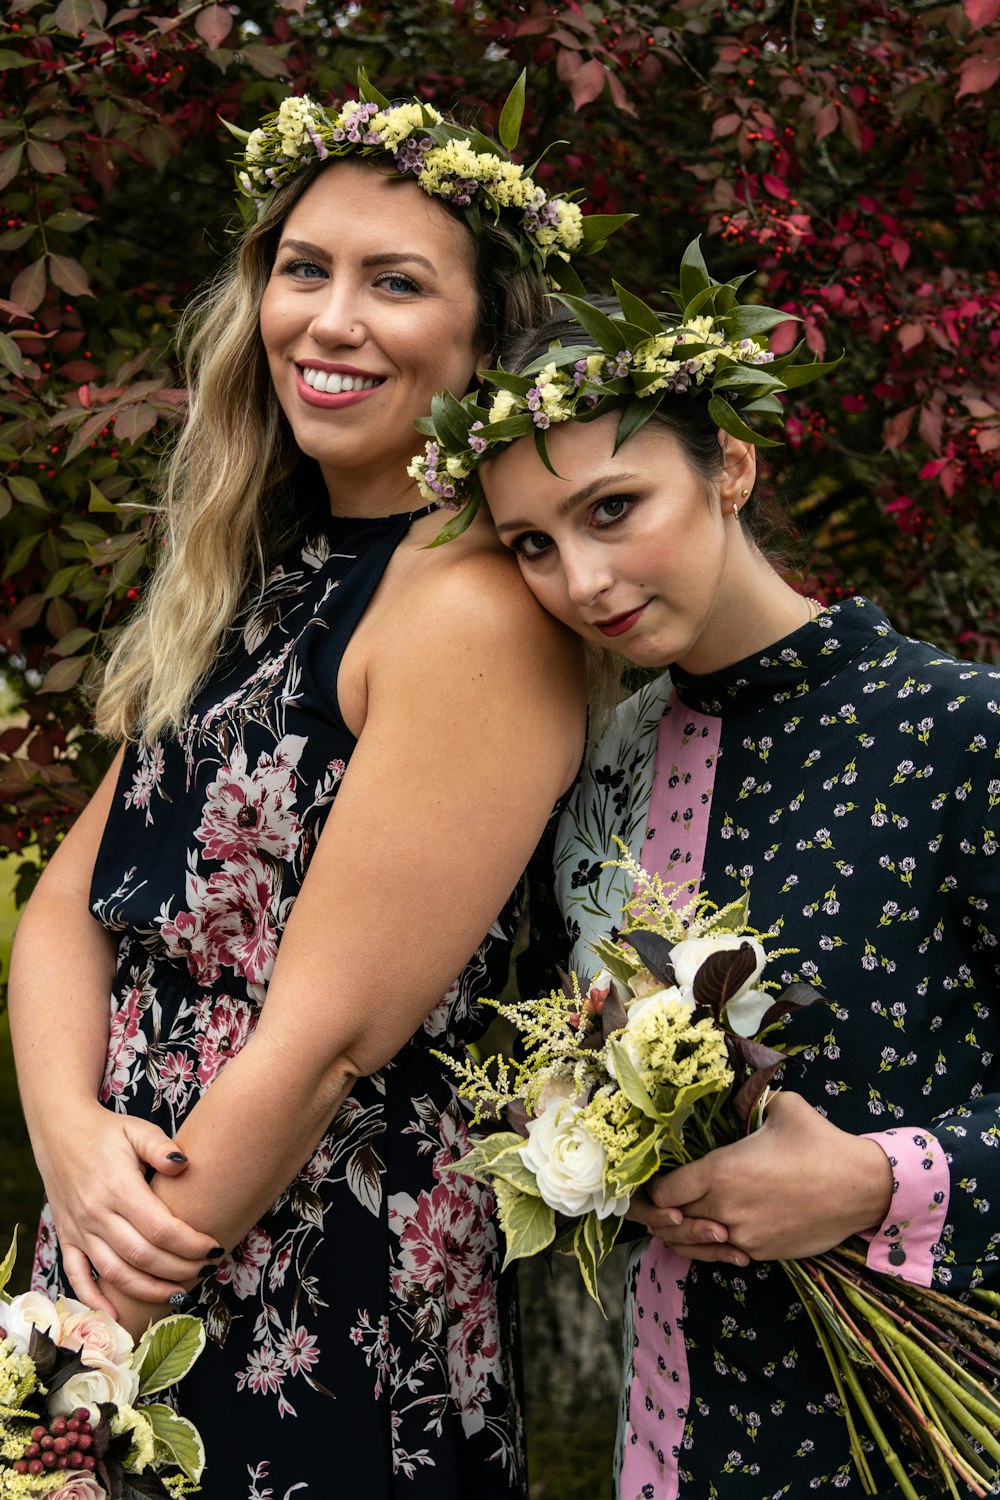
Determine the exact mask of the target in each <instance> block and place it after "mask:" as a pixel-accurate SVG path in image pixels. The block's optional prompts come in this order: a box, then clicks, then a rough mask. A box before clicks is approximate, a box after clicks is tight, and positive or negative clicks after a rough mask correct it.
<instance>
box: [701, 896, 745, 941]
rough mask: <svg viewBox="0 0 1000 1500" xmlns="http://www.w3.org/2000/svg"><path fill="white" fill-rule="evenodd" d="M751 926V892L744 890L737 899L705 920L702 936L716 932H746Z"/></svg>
mask: <svg viewBox="0 0 1000 1500" xmlns="http://www.w3.org/2000/svg"><path fill="white" fill-rule="evenodd" d="M749 926H750V892H749V891H744V892H743V894H742V896H737V898H736V900H735V901H730V902H729V904H728V905H727V906H723V907H722V908H721V910H720V911H717V912H713V913H712V915H711V916H710V917H709V918H708V920H707V921H706V922H705V924H704V927H703V929H702V936H703V937H708V935H709V933H714V932H735V933H737V934H740V933H744V932H746V930H747V928H748V927H749Z"/></svg>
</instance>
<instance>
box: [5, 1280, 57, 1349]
mask: <svg viewBox="0 0 1000 1500" xmlns="http://www.w3.org/2000/svg"><path fill="white" fill-rule="evenodd" d="M0 1320H2V1321H3V1322H4V1323H6V1325H7V1337H8V1338H11V1339H13V1340H14V1349H13V1352H14V1353H15V1354H27V1352H28V1340H29V1339H30V1338H31V1330H32V1328H40V1329H41V1331H42V1333H47V1334H48V1335H49V1337H50V1338H51V1339H53V1340H54V1342H55V1343H58V1342H59V1329H60V1318H59V1310H58V1308H57V1307H56V1305H55V1303H54V1302H50V1301H49V1299H48V1297H45V1296H43V1295H42V1293H41V1292H22V1293H21V1295H20V1296H19V1297H14V1298H12V1299H11V1303H10V1306H9V1307H7V1308H6V1309H4V1308H0Z"/></svg>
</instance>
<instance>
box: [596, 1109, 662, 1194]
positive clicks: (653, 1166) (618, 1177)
mask: <svg viewBox="0 0 1000 1500" xmlns="http://www.w3.org/2000/svg"><path fill="white" fill-rule="evenodd" d="M663 1136H664V1129H663V1126H662V1125H661V1124H659V1123H654V1122H653V1121H650V1123H649V1129H648V1130H647V1132H646V1134H645V1135H643V1136H642V1138H641V1139H640V1140H638V1141H637V1142H636V1143H635V1145H634V1146H632V1147H631V1148H630V1149H629V1150H628V1151H626V1152H625V1154H624V1155H623V1156H621V1157H619V1158H618V1160H617V1161H616V1162H615V1163H614V1165H609V1166H608V1168H607V1170H606V1172H605V1174H604V1176H605V1182H604V1186H605V1190H606V1191H607V1192H609V1193H611V1194H613V1195H614V1197H616V1198H624V1196H625V1194H626V1193H634V1192H635V1190H636V1188H640V1187H642V1185H643V1183H644V1182H648V1181H649V1179H650V1178H651V1177H654V1176H655V1175H656V1173H657V1172H658V1171H659V1170H660V1167H661V1166H662V1165H663V1158H662V1156H661V1153H660V1144H661V1142H662V1140H663Z"/></svg>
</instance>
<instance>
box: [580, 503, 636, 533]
mask: <svg viewBox="0 0 1000 1500" xmlns="http://www.w3.org/2000/svg"><path fill="white" fill-rule="evenodd" d="M633 504H634V501H633V500H632V499H631V498H630V497H629V496H627V495H609V496H608V497H607V499H606V500H598V502H597V504H596V505H595V506H594V508H593V510H592V511H591V513H590V516H591V520H592V521H593V522H594V523H595V524H596V525H597V526H603V527H607V526H614V525H615V524H616V522H618V521H623V520H624V519H625V517H626V516H627V515H628V513H629V511H630V510H631V509H632V506H633Z"/></svg>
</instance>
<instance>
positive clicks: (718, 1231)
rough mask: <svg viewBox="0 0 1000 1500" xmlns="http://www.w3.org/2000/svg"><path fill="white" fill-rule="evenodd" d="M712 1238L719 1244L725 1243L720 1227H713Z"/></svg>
mask: <svg viewBox="0 0 1000 1500" xmlns="http://www.w3.org/2000/svg"><path fill="white" fill-rule="evenodd" d="M712 1238H713V1240H715V1241H716V1243H717V1244H719V1245H722V1244H725V1240H726V1236H725V1235H724V1234H723V1232H722V1230H721V1229H713V1230H712Z"/></svg>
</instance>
